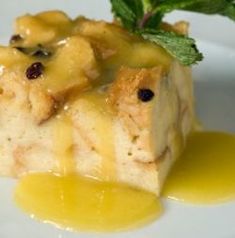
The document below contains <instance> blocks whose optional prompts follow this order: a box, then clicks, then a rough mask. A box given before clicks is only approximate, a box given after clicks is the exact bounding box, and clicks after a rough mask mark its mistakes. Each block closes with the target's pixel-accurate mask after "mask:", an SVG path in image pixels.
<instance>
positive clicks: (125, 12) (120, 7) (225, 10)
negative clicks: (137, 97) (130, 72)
mask: <svg viewBox="0 0 235 238" xmlns="http://www.w3.org/2000/svg"><path fill="white" fill-rule="evenodd" d="M110 1H111V4H112V11H113V13H114V16H115V18H116V19H117V20H118V21H120V23H121V24H122V25H123V26H124V27H125V28H127V29H128V30H129V31H131V32H133V33H134V34H138V35H140V36H141V37H143V38H144V39H146V40H149V41H151V42H154V43H156V44H158V45H160V46H162V47H163V48H164V49H165V50H166V51H167V52H168V53H170V54H171V55H172V56H173V57H175V58H177V59H178V60H179V61H180V62H181V64H183V65H187V66H188V65H192V64H196V63H197V62H199V61H201V60H202V59H203V55H202V54H201V53H200V52H199V51H198V49H197V46H196V44H195V40H194V39H192V38H189V37H188V36H183V35H179V34H177V33H175V32H168V31H164V30H162V29H161V28H160V25H161V22H162V19H163V17H164V15H165V14H167V13H169V12H171V11H173V10H176V9H180V10H187V11H194V12H200V13H204V14H220V15H223V16H227V17H229V18H231V19H233V20H235V1H234V0H110Z"/></svg>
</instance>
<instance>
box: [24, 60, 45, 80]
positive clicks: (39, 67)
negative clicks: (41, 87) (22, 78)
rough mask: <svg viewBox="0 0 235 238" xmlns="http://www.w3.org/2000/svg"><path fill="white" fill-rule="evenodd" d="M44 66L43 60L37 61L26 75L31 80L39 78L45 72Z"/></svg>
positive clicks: (28, 69)
mask: <svg viewBox="0 0 235 238" xmlns="http://www.w3.org/2000/svg"><path fill="white" fill-rule="evenodd" d="M43 69H44V66H43V64H42V63H41V62H35V63H33V64H32V65H30V66H29V67H28V68H27V70H26V77H27V78H28V79H30V80H32V79H37V78H38V77H39V76H41V75H42V73H43Z"/></svg>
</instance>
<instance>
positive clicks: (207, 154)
mask: <svg viewBox="0 0 235 238" xmlns="http://www.w3.org/2000/svg"><path fill="white" fill-rule="evenodd" d="M163 196H164V197H168V198H171V199H175V200H179V201H184V202H189V203H194V204H195V203H196V204H212V203H220V202H225V201H231V200H234V199H235V136H233V135H229V134H225V133H220V132H197V133H194V134H192V135H191V136H190V137H189V139H188V142H187V146H186V149H185V151H184V152H183V154H182V156H181V158H180V159H179V160H178V161H177V162H176V164H175V166H174V167H173V169H172V171H171V173H170V175H169V177H168V179H167V181H166V184H165V186H164V189H163Z"/></svg>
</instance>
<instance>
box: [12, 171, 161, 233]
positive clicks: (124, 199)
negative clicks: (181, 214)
mask: <svg viewBox="0 0 235 238" xmlns="http://www.w3.org/2000/svg"><path fill="white" fill-rule="evenodd" d="M15 200H16V203H17V204H18V205H19V206H20V207H21V208H22V209H23V210H24V211H25V212H27V213H29V214H33V216H34V217H36V218H38V219H39V220H43V221H46V222H48V223H53V224H56V225H58V226H59V227H61V228H66V229H71V230H90V231H116V230H123V229H129V228H135V227H139V226H142V225H144V224H147V223H149V222H151V221H153V220H155V219H157V218H158V217H159V216H160V215H161V213H162V207H161V203H160V201H159V200H158V199H157V198H156V196H155V195H154V194H151V193H148V192H144V191H141V190H137V189H134V188H130V187H129V186H126V185H122V184H117V183H108V182H100V181H97V180H94V179H88V178H83V177H80V176H78V175H72V174H71V175H67V176H61V177H60V176H55V175H53V174H49V173H45V174H31V175H27V176H25V177H23V178H22V179H21V180H20V182H19V184H18V186H17V189H16V194H15Z"/></svg>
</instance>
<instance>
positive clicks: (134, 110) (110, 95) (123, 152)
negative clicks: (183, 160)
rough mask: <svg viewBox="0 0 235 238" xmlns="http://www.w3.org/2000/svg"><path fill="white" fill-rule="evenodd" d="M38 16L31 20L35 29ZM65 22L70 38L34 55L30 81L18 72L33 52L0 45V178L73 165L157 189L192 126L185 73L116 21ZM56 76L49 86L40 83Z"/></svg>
mask: <svg viewBox="0 0 235 238" xmlns="http://www.w3.org/2000/svg"><path fill="white" fill-rule="evenodd" d="M52 14H56V13H52ZM49 15H50V14H49ZM43 16H48V14H44V15H43V14H42V15H40V21H38V20H37V19H36V21H37V27H38V28H39V29H40V31H41V30H43V28H42V27H41V26H40V22H41V21H42V20H43V19H41V18H43ZM56 16H57V17H59V18H60V17H61V19H64V17H65V16H64V15H61V14H59V15H57V14H56ZM26 18H27V16H26ZM30 19H31V17H30ZM26 20H27V19H26ZM34 20H35V19H34ZM64 20H65V19H64ZM64 20H63V21H64ZM20 22H21V21H20ZM23 22H27V24H31V23H30V22H29V21H28V20H27V21H25V20H24V21H23ZM33 22H35V21H33ZM45 22H46V21H45ZM64 23H66V24H70V23H71V22H70V21H67V20H66V21H64ZM43 24H44V23H43ZM45 24H46V23H45ZM73 24H78V26H76V27H75V28H74V29H72V28H71V27H72V26H71V25H70V28H71V29H70V32H73V34H74V35H72V36H71V35H69V38H66V39H64V41H63V42H62V44H61V45H59V46H58V49H57V48H56V50H55V52H54V55H53V56H52V57H51V58H49V59H47V60H44V61H43V63H45V75H42V77H41V78H39V79H38V80H34V81H29V80H28V79H27V78H26V77H25V70H26V69H27V67H28V66H29V65H31V64H32V63H33V62H34V61H35V59H34V58H32V57H31V56H27V55H25V54H23V53H21V52H19V51H17V50H16V49H14V48H10V47H9V48H4V47H1V48H0V51H1V53H0V65H1V66H2V68H0V127H1V134H0V175H4V176H12V177H20V176H22V175H23V174H25V173H28V172H46V171H51V172H55V173H64V172H65V171H67V172H78V173H80V174H81V175H84V176H90V177H96V178H98V179H101V180H114V181H118V182H123V183H127V184H130V185H132V186H135V187H139V188H142V189H145V190H148V191H151V192H153V193H155V194H156V195H159V194H160V190H161V187H162V184H163V182H164V179H165V177H166V175H167V173H168V171H169V169H170V167H171V165H172V164H173V162H174V160H175V159H176V158H177V157H178V155H179V154H180V152H181V150H182V148H183V145H184V142H185V139H186V138H187V135H188V134H189V133H190V131H191V129H192V126H193V121H194V108H193V92H192V81H191V70H190V69H189V68H187V67H183V66H182V65H180V64H179V63H178V62H176V61H173V60H172V59H171V57H170V56H169V55H167V53H166V52H165V51H164V50H163V49H161V48H160V47H158V46H156V45H153V44H151V43H149V42H145V41H143V40H142V39H139V38H138V37H134V36H131V35H130V34H129V33H128V32H126V31H125V30H124V29H121V28H120V27H119V26H115V25H112V24H107V23H104V22H95V21H89V20H87V19H78V20H76V21H74V22H73ZM79 24H80V25H79ZM181 26H182V25H181ZM50 27H52V25H51V26H50ZM168 27H169V26H168ZM21 29H25V28H24V27H23V28H21ZM50 29H51V28H50ZM56 29H57V28H56ZM180 29H181V30H182V31H185V29H186V28H185V26H184V27H180V25H179V26H178V30H179V31H180ZM57 30H58V29H57ZM102 32H106V34H103V33H102ZM57 33H58V34H60V32H57ZM65 33H66V34H67V31H65ZM58 34H57V35H56V42H57V41H58V39H60V37H61V35H58ZM63 34H64V32H63ZM63 34H62V35H63ZM70 34H71V33H70ZM45 35H47V34H46V33H45ZM103 38H104V39H103ZM46 39H47V38H43V40H44V41H45V42H46ZM36 40H37V39H35V37H32V39H27V40H26V41H25V42H24V44H26V45H27V44H28V45H30V46H31V45H33V43H34V41H36ZM115 40H116V42H115ZM49 42H53V39H52V38H50V41H49ZM78 43H79V44H78ZM49 46H50V47H52V48H53V47H54V46H51V45H49ZM146 52H147V53H146ZM69 55H72V56H73V59H74V60H75V61H70V57H69ZM127 56H129V58H128V57H127ZM64 59H66V60H64ZM19 62H20V63H19ZM81 62H82V63H81ZM58 67H59V69H60V70H54V69H57V68H58ZM1 70H2V71H1ZM57 71H58V72H59V73H58V72H57ZM54 72H55V75H54ZM60 72H61V73H60ZM56 73H57V74H56ZM67 75H75V76H72V77H70V76H69V77H68V78H67ZM103 77H107V79H106V78H105V80H103V81H102V78H103ZM110 78H111V79H110ZM47 80H52V81H50V82H48V81H47ZM60 80H61V82H62V83H61V85H62V86H61V85H56V87H54V90H51V91H48V90H47V88H46V87H45V85H48V84H49V85H53V84H54V83H55V82H59V81H60ZM45 81H46V82H45ZM57 86H58V87H57ZM139 89H150V90H151V91H152V92H153V93H154V97H153V98H152V100H150V101H148V102H142V101H141V100H140V99H139V98H138V90H139Z"/></svg>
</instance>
